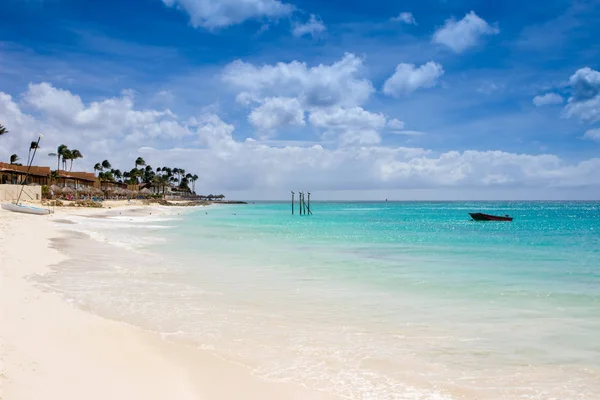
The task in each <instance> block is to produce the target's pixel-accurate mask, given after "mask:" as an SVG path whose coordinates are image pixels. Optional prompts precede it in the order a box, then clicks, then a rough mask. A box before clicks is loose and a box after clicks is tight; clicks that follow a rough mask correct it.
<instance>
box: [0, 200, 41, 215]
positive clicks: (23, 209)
mask: <svg viewBox="0 0 600 400" xmlns="http://www.w3.org/2000/svg"><path fill="white" fill-rule="evenodd" d="M2 208H3V209H4V210H7V211H12V212H18V213H23V214H34V215H48V214H50V213H52V211H50V210H46V209H45V208H38V207H32V206H24V205H17V204H12V203H2Z"/></svg>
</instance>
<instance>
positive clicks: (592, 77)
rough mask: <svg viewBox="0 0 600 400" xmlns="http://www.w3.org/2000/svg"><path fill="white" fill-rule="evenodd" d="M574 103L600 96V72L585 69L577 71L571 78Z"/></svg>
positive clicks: (570, 83) (588, 68)
mask: <svg viewBox="0 0 600 400" xmlns="http://www.w3.org/2000/svg"><path fill="white" fill-rule="evenodd" d="M569 85H570V86H571V90H572V93H573V97H572V100H573V101H586V100H590V99H593V98H594V97H596V96H598V94H600V72H598V71H595V70H593V69H591V68H590V67H585V68H581V69H578V70H577V71H575V73H574V74H573V75H571V77H570V78H569Z"/></svg>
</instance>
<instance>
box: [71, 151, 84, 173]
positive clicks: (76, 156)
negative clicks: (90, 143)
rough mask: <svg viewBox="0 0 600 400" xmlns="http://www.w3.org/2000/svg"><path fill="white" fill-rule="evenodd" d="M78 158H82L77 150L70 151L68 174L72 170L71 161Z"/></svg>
mask: <svg viewBox="0 0 600 400" xmlns="http://www.w3.org/2000/svg"><path fill="white" fill-rule="evenodd" d="M78 158H83V154H81V152H80V151H79V150H77V149H73V150H71V158H70V160H71V165H70V166H69V172H71V170H72V169H73V161H74V160H77V159H78Z"/></svg>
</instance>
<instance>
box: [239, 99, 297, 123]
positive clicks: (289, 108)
mask: <svg viewBox="0 0 600 400" xmlns="http://www.w3.org/2000/svg"><path fill="white" fill-rule="evenodd" d="M248 120H249V121H250V123H251V124H252V125H254V126H255V127H257V128H259V129H261V130H272V129H275V128H278V127H280V126H285V125H291V126H303V125H304V124H305V122H304V110H303V109H302V106H301V105H300V102H299V101H298V99H295V98H287V97H271V98H268V99H266V100H265V101H264V103H263V104H262V105H261V106H260V107H257V108H255V109H254V110H253V111H252V112H251V113H250V116H249V117H248Z"/></svg>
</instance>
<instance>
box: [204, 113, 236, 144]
mask: <svg viewBox="0 0 600 400" xmlns="http://www.w3.org/2000/svg"><path fill="white" fill-rule="evenodd" d="M234 130H235V126H233V125H230V124H228V123H226V122H224V121H223V120H222V119H221V118H220V117H219V116H218V115H216V114H207V115H204V116H202V117H200V120H199V126H198V129H197V131H196V134H197V135H198V139H199V140H200V143H201V144H203V145H205V146H209V147H219V146H222V145H233V144H234V141H233V137H232V133H233V131H234Z"/></svg>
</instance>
